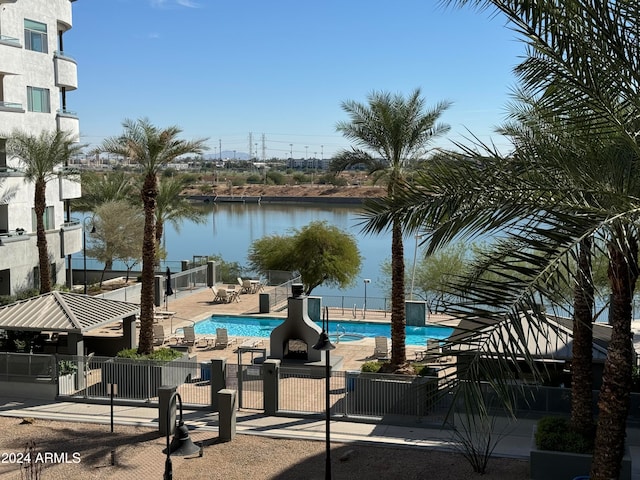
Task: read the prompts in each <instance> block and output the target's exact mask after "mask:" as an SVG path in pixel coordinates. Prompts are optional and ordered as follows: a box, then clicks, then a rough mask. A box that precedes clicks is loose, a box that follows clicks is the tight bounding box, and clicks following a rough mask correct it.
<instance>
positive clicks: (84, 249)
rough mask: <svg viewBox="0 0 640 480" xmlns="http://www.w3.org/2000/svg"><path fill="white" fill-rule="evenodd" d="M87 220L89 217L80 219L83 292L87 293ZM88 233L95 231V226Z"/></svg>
mask: <svg viewBox="0 0 640 480" xmlns="http://www.w3.org/2000/svg"><path fill="white" fill-rule="evenodd" d="M87 220H92V218H91V217H84V219H83V220H82V257H83V267H84V277H83V281H84V294H85V295H86V294H87ZM90 233H96V226H95V225H93V226H92V227H91V232H90Z"/></svg>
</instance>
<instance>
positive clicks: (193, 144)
mask: <svg viewBox="0 0 640 480" xmlns="http://www.w3.org/2000/svg"><path fill="white" fill-rule="evenodd" d="M122 126H123V128H124V132H123V133H122V135H120V136H119V137H111V138H107V139H105V140H104V142H103V144H102V146H101V150H102V151H104V152H108V153H114V154H116V155H122V156H124V157H127V158H129V160H131V161H133V162H135V163H137V164H138V165H140V167H141V168H142V171H143V176H144V181H143V184H142V188H141V192H140V197H141V199H142V204H143V206H144V232H143V241H142V290H141V293H140V339H139V342H138V352H139V353H141V354H148V353H151V352H152V351H153V309H154V275H155V271H154V265H155V259H156V232H155V230H156V202H157V197H158V173H159V172H160V169H161V168H162V167H164V166H165V165H167V164H168V163H169V162H171V161H172V160H175V159H176V158H177V157H179V156H181V155H185V154H189V153H195V154H200V153H202V152H203V151H204V150H206V146H205V141H206V139H198V140H193V141H186V140H181V139H179V138H178V135H179V134H180V133H181V130H180V129H179V128H178V127H176V126H171V127H167V128H164V129H160V128H158V127H156V126H154V125H153V124H151V122H150V121H149V120H148V119H146V118H142V119H139V120H136V121H133V120H129V119H127V120H125V121H124V122H123V123H122Z"/></svg>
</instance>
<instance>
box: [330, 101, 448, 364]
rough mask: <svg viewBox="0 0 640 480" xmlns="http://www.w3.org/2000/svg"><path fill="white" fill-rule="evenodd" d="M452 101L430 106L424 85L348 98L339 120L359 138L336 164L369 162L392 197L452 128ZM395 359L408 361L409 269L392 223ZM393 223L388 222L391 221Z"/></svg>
mask: <svg viewBox="0 0 640 480" xmlns="http://www.w3.org/2000/svg"><path fill="white" fill-rule="evenodd" d="M449 105H450V103H449V102H440V103H438V104H436V106H435V107H433V108H432V109H426V107H425V100H424V98H423V97H422V96H421V92H420V89H419V88H418V89H416V90H414V91H413V92H412V93H411V94H410V95H409V96H407V97H406V98H405V97H403V96H402V95H400V94H395V95H393V94H391V93H388V92H373V93H371V94H369V95H368V97H367V104H363V103H360V102H356V101H346V102H343V103H342V109H343V110H344V111H345V112H346V113H347V114H348V115H349V117H350V120H349V121H348V122H347V121H342V122H339V123H338V124H337V126H336V128H337V130H338V131H339V132H341V133H342V134H343V135H344V136H345V137H347V138H348V139H350V140H352V141H354V142H355V144H356V147H354V148H353V149H352V150H345V151H342V152H339V153H338V154H337V156H336V158H335V159H334V161H333V162H332V167H331V168H332V170H334V171H340V170H344V169H345V168H347V167H350V166H354V165H358V164H363V165H365V166H366V167H367V168H368V170H369V172H370V173H371V174H373V175H375V176H376V178H377V179H384V180H385V181H386V183H387V197H388V198H393V197H394V195H395V192H396V189H397V188H398V185H399V184H400V183H401V182H402V181H403V179H404V176H405V173H406V169H407V168H408V167H409V166H410V165H412V164H414V163H416V162H418V161H419V160H421V159H423V158H424V156H425V155H426V153H427V150H426V149H427V147H428V146H429V144H430V143H431V142H432V141H433V140H434V139H435V138H437V137H439V136H440V135H443V134H445V133H447V132H448V131H449V126H448V125H445V124H441V123H438V119H439V118H440V116H441V115H442V113H443V112H444V111H445V110H446V109H447V108H448V107H449ZM390 225H391V362H390V370H392V371H393V370H397V369H399V368H401V367H404V365H405V364H406V349H405V324H406V318H405V304H404V302H405V284H404V283H405V272H404V246H403V241H402V233H403V228H402V224H401V223H400V222H397V221H395V220H392V221H391V223H390ZM387 227H388V226H387Z"/></svg>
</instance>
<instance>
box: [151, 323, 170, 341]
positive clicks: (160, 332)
mask: <svg viewBox="0 0 640 480" xmlns="http://www.w3.org/2000/svg"><path fill="white" fill-rule="evenodd" d="M167 341H168V339H167V338H165V336H164V327H163V326H162V325H154V326H153V344H154V345H155V346H159V345H164V344H165V343H166V342H167Z"/></svg>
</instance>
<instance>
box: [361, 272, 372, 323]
mask: <svg viewBox="0 0 640 480" xmlns="http://www.w3.org/2000/svg"><path fill="white" fill-rule="evenodd" d="M368 283H371V279H369V278H365V279H364V308H363V309H362V318H363V319H364V318H365V317H366V316H367V284H368Z"/></svg>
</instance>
